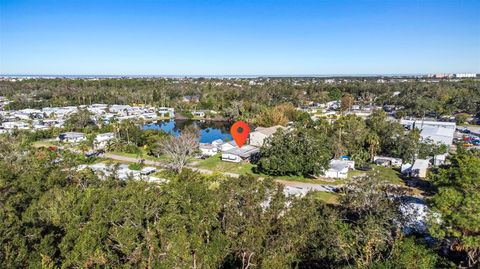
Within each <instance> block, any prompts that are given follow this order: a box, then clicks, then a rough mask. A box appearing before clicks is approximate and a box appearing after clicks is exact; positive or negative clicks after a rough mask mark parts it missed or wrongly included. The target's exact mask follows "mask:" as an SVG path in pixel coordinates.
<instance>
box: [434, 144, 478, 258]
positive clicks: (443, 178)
mask: <svg viewBox="0 0 480 269" xmlns="http://www.w3.org/2000/svg"><path fill="white" fill-rule="evenodd" d="M450 161H451V165H450V167H448V168H440V170H439V171H438V173H437V174H435V175H433V177H432V180H433V182H434V184H435V186H436V187H437V188H438V191H437V193H436V194H435V195H434V196H433V198H432V200H431V205H432V213H431V215H430V232H431V233H432V235H434V236H436V237H439V238H451V239H453V240H451V241H450V242H452V243H451V248H452V249H453V250H457V251H464V252H465V253H466V254H467V259H466V262H467V263H466V264H465V265H468V266H469V267H473V266H476V265H478V264H479V263H480V206H479V205H480V158H479V157H477V156H473V155H472V154H470V153H467V152H460V153H459V154H457V155H454V156H452V158H451V159H450Z"/></svg>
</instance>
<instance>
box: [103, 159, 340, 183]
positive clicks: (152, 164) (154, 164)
mask: <svg viewBox="0 0 480 269" xmlns="http://www.w3.org/2000/svg"><path fill="white" fill-rule="evenodd" d="M103 157H104V158H108V159H112V160H117V161H122V162H131V163H138V162H140V161H141V160H142V158H134V157H127V156H121V155H117V154H113V153H109V152H107V153H105V154H104V155H103ZM143 160H144V164H146V165H151V166H156V167H162V168H166V166H165V164H164V163H161V162H155V161H151V160H146V159H143ZM187 167H188V168H189V169H192V170H193V171H196V172H199V173H202V174H213V173H214V171H211V170H207V169H200V168H196V167H190V166H187ZM223 174H224V175H226V176H230V177H235V178H237V177H240V175H239V174H235V173H223ZM275 181H276V182H278V183H280V184H282V185H284V186H288V187H292V188H296V189H301V190H305V191H325V192H332V188H333V186H330V185H324V184H314V183H305V182H297V181H287V180H281V179H276V180H275Z"/></svg>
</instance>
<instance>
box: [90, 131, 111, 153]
mask: <svg viewBox="0 0 480 269" xmlns="http://www.w3.org/2000/svg"><path fill="white" fill-rule="evenodd" d="M112 139H115V135H114V134H113V133H103V134H98V135H97V136H96V137H95V139H94V140H93V145H94V146H95V148H97V149H103V148H105V146H106V145H107V142H108V141H109V140H112Z"/></svg>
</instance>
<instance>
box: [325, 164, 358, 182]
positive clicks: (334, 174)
mask: <svg viewBox="0 0 480 269" xmlns="http://www.w3.org/2000/svg"><path fill="white" fill-rule="evenodd" d="M350 169H355V162H354V161H347V160H331V161H330V164H329V168H328V170H326V171H325V175H324V176H325V177H329V178H347V177H348V171H349V170H350Z"/></svg>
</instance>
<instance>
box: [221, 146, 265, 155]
mask: <svg viewBox="0 0 480 269" xmlns="http://www.w3.org/2000/svg"><path fill="white" fill-rule="evenodd" d="M259 151H260V150H259V149H258V148H257V147H254V146H251V145H245V146H243V147H241V148H233V149H231V150H227V151H226V152H225V153H228V154H233V155H237V156H240V157H242V158H248V157H250V155H252V154H254V153H257V152H259Z"/></svg>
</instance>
